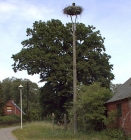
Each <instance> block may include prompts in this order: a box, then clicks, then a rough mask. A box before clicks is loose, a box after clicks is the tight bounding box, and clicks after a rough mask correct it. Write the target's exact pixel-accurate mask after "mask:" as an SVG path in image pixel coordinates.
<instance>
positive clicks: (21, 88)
mask: <svg viewBox="0 0 131 140" xmlns="http://www.w3.org/2000/svg"><path fill="white" fill-rule="evenodd" d="M18 89H19V90H20V104H21V129H22V90H23V86H22V85H20V86H19V87H18Z"/></svg>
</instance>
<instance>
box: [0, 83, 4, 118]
mask: <svg viewBox="0 0 131 140" xmlns="http://www.w3.org/2000/svg"><path fill="white" fill-rule="evenodd" d="M4 105H5V100H4V94H3V88H2V84H1V83H0V116H2V115H4V109H3V107H4Z"/></svg>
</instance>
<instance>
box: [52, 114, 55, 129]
mask: <svg viewBox="0 0 131 140" xmlns="http://www.w3.org/2000/svg"><path fill="white" fill-rule="evenodd" d="M54 118H55V115H54V113H52V131H54Z"/></svg>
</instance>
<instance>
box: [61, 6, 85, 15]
mask: <svg viewBox="0 0 131 140" xmlns="http://www.w3.org/2000/svg"><path fill="white" fill-rule="evenodd" d="M82 11H83V8H82V7H81V6H76V5H75V3H72V6H68V7H65V8H64V9H63V13H64V14H66V15H70V16H77V15H81V13H82Z"/></svg>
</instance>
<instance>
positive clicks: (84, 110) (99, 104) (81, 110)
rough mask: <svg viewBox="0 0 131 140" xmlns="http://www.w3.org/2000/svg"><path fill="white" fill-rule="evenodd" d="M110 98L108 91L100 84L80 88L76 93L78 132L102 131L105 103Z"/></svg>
mask: <svg viewBox="0 0 131 140" xmlns="http://www.w3.org/2000/svg"><path fill="white" fill-rule="evenodd" d="M110 97H111V92H110V90H109V89H106V88H104V87H101V85H100V83H93V84H92V85H90V86H84V85H83V86H81V87H80V90H79V92H78V102H77V104H76V105H77V109H78V117H79V119H78V124H79V128H80V130H82V131H83V130H84V131H89V130H90V129H92V130H95V131H97V130H102V129H103V128H104V120H105V118H106V116H105V110H106V108H105V106H104V104H105V101H106V100H107V99H109V98H110Z"/></svg>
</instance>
